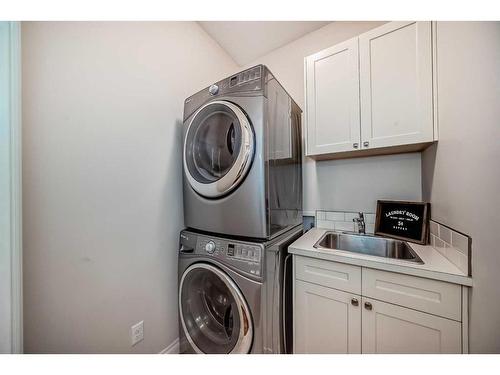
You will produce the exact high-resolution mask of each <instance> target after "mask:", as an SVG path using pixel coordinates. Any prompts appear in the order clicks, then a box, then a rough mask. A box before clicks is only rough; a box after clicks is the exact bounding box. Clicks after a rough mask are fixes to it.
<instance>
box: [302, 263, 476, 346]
mask: <svg viewBox="0 0 500 375" xmlns="http://www.w3.org/2000/svg"><path fill="white" fill-rule="evenodd" d="M356 267H357V268H358V272H354V271H356V270H354V269H353V268H356ZM308 269H309V270H311V272H309V273H308V272H303V271H304V270H308ZM314 270H316V271H317V270H325V272H326V271H328V273H326V274H327V275H330V273H331V272H332V270H335V271H336V272H337V273H338V274H342V275H344V274H346V275H358V274H359V276H356V277H348V278H349V280H350V283H347V284H346V283H332V282H331V277H317V274H318V272H319V271H318V272H312V271H314ZM347 271H349V272H347ZM323 273H324V272H323ZM323 273H320V275H323ZM370 275H371V276H373V275H375V276H377V277H371V278H370ZM362 280H363V281H362ZM381 280H382V281H384V282H385V284H382V283H381ZM389 282H390V284H391V285H399V288H400V289H401V288H403V289H404V291H405V292H406V294H405V296H406V297H407V298H406V299H404V298H397V299H395V298H394V297H393V296H392V294H394V293H396V290H395V289H394V288H393V289H394V290H395V291H394V292H393V289H388V288H386V289H388V290H389V291H391V292H392V294H391V293H389V292H387V293H385V294H384V293H381V292H378V289H377V288H375V287H378V288H379V289H382V288H384V286H387V285H386V284H388V283H389ZM362 283H363V288H361V284H362ZM371 283H374V285H373V287H372V286H371V285H369V284H371ZM344 284H345V285H344ZM444 284H448V283H444V282H441V281H435V280H429V279H422V278H419V277H415V276H407V275H402V274H398V273H392V272H387V271H376V270H372V269H368V268H364V267H358V266H349V265H345V264H342V263H336V262H330V261H327V260H320V259H314V258H309V257H303V256H298V255H294V352H295V353H331V354H346V353H428V354H434V353H462V352H467V350H468V348H467V345H462V341H463V339H462V336H463V334H464V329H463V328H464V327H463V325H462V321H461V320H463V321H464V322H467V316H464V314H466V312H463V311H462V299H461V298H458V299H457V298H444V299H443V298H442V299H443V302H444V303H446V304H447V305H450V306H445V307H442V306H438V307H436V306H434V305H435V304H423V303H418V301H420V299H421V297H422V296H421V294H422V293H424V290H423V289H422V291H421V293H420V294H418V293H416V292H415V290H417V291H419V290H420V289H421V288H426V289H425V290H426V292H425V293H426V294H425V293H424V294H425V295H426V296H427V297H428V298H430V297H432V296H434V295H435V294H440V293H441V294H443V293H445V294H450V293H452V292H453V293H452V294H454V292H455V290H454V288H455V287H456V288H458V289H459V291H461V287H460V286H458V285H454V284H449V288H451V289H450V290H447V289H446V288H447V287H448V286H447V285H444ZM343 287H346V288H347V287H348V289H349V290H346V289H344V290H339V288H340V289H341V288H343ZM358 290H359V291H361V295H360V294H357V293H352V291H358ZM398 290H399V289H398ZM410 291H413V293H410ZM365 292H366V293H368V294H372V296H370V297H368V296H366V295H365ZM400 294H401V293H400ZM441 294H440V295H441ZM410 295H411V296H413V299H412V298H410ZM374 296H375V297H376V298H373V297H374ZM379 297H380V298H385V299H386V301H381V300H380V299H377V298H379ZM430 299H432V298H430ZM395 301H397V302H395ZM390 302H392V303H390ZM405 302H406V306H405V305H403V306H402V305H401V304H404V303H405ZM395 303H397V304H395ZM452 305H453V306H452ZM455 305H456V306H455ZM419 309H420V311H418V310H419ZM457 309H458V311H459V312H460V314H458V315H459V317H458V318H457V319H449V318H448V317H447V315H450V311H451V312H453V311H456V310H457ZM436 314H441V316H438V315H436ZM455 315H456V314H452V316H455ZM465 324H466V323H465ZM465 331H466V330H465Z"/></svg>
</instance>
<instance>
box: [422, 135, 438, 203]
mask: <svg viewBox="0 0 500 375" xmlns="http://www.w3.org/2000/svg"><path fill="white" fill-rule="evenodd" d="M437 148H438V144H437V143H434V144H433V145H432V146H430V147H429V148H428V149H426V150H425V151H424V152H422V199H423V200H424V201H427V202H430V200H431V196H432V185H433V181H434V169H435V166H436V153H437Z"/></svg>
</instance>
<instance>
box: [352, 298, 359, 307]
mask: <svg viewBox="0 0 500 375" xmlns="http://www.w3.org/2000/svg"><path fill="white" fill-rule="evenodd" d="M351 305H353V306H358V305H359V302H358V299H357V298H353V299H351Z"/></svg>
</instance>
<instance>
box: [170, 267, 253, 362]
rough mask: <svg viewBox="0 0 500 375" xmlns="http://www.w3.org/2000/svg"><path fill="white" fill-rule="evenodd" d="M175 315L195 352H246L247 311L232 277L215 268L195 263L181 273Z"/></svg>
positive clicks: (248, 340)
mask: <svg viewBox="0 0 500 375" xmlns="http://www.w3.org/2000/svg"><path fill="white" fill-rule="evenodd" d="M179 310H180V311H179V315H180V319H181V323H182V328H183V329H184V333H185V335H186V337H187V339H188V341H189V342H190V344H191V346H192V347H193V349H194V350H195V351H196V352H198V353H214V354H221V353H241V354H246V353H248V352H249V351H250V348H251V346H252V339H253V326H252V319H251V316H250V311H249V309H248V306H247V304H246V302H245V299H244V298H243V295H242V294H241V292H240V290H239V289H238V287H237V286H236V284H235V283H234V281H233V280H231V278H230V277H229V276H228V275H227V274H226V273H225V272H223V271H221V270H220V269H219V268H217V267H214V266H212V265H210V264H205V263H196V264H193V265H192V266H190V267H189V268H188V269H187V270H186V271H185V272H184V274H183V275H182V278H181V281H180V285H179Z"/></svg>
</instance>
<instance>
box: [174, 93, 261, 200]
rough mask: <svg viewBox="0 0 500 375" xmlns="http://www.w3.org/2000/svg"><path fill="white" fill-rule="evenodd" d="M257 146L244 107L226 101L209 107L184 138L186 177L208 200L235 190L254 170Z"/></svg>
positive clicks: (200, 114)
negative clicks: (242, 108)
mask: <svg viewBox="0 0 500 375" xmlns="http://www.w3.org/2000/svg"><path fill="white" fill-rule="evenodd" d="M254 142H255V138H254V134H253V129H252V126H251V124H250V121H249V120H248V118H247V116H246V115H245V113H243V111H242V110H241V108H240V107H238V106H237V105H235V104H233V103H231V102H228V101H224V100H219V101H213V102H210V103H208V104H205V105H204V106H203V107H201V108H200V109H199V110H198V111H197V112H196V113H195V115H194V116H193V119H192V120H191V122H190V123H189V126H188V128H187V131H186V135H185V138H184V173H185V175H186V178H187V180H188V181H189V184H190V185H191V187H192V188H193V189H194V190H195V191H196V192H197V193H198V194H200V195H202V196H204V197H206V198H217V197H221V196H223V195H226V194H228V193H229V192H231V191H232V190H234V189H235V188H236V187H237V186H238V185H239V184H240V183H241V182H242V181H243V179H244V178H245V176H246V174H247V173H248V171H249V169H250V165H251V163H252V159H253V154H254V149H255V144H254Z"/></svg>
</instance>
